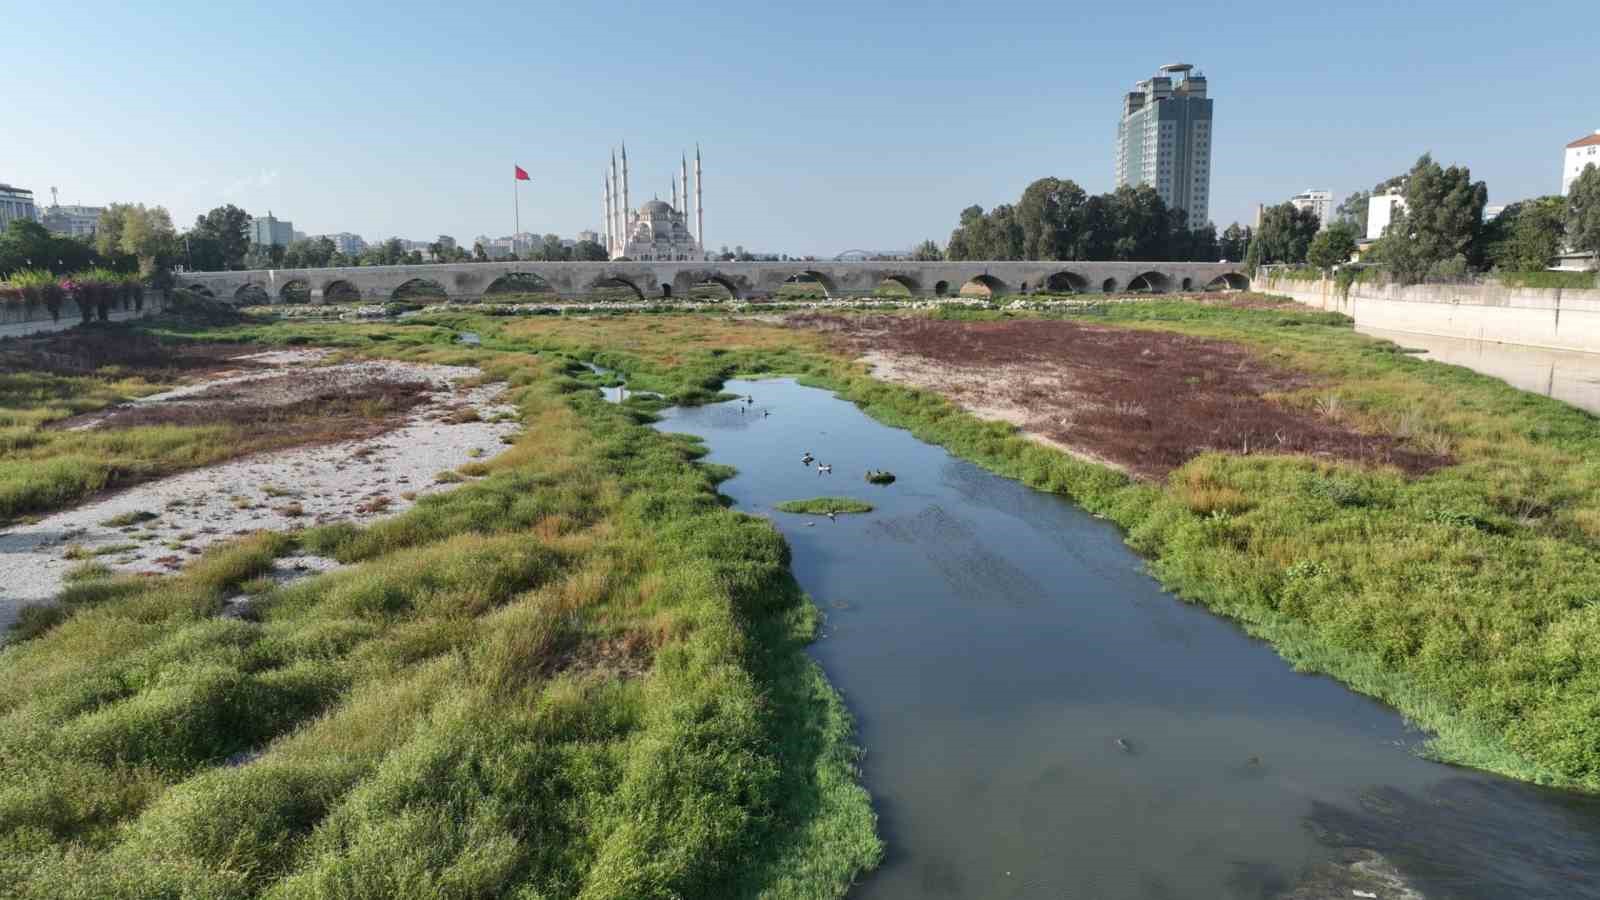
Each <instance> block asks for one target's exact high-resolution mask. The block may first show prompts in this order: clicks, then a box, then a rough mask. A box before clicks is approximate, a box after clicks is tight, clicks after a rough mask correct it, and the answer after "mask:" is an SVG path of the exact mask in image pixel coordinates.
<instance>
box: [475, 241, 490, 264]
mask: <svg viewBox="0 0 1600 900" xmlns="http://www.w3.org/2000/svg"><path fill="white" fill-rule="evenodd" d="M472 261H473V262H488V261H489V251H487V250H485V249H483V241H474V242H473V243H472Z"/></svg>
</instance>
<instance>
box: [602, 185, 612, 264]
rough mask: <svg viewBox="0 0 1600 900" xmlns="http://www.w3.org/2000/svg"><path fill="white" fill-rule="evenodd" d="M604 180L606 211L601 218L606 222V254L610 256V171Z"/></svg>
mask: <svg viewBox="0 0 1600 900" xmlns="http://www.w3.org/2000/svg"><path fill="white" fill-rule="evenodd" d="M603 180H604V181H605V197H606V211H605V218H603V219H601V220H600V221H602V222H604V223H605V231H606V233H605V240H606V245H605V246H606V255H607V256H608V257H609V256H610V255H611V247H612V244H611V224H612V223H611V173H610V172H607V173H605V177H604V179H603Z"/></svg>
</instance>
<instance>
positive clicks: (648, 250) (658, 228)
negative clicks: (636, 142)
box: [604, 144, 706, 262]
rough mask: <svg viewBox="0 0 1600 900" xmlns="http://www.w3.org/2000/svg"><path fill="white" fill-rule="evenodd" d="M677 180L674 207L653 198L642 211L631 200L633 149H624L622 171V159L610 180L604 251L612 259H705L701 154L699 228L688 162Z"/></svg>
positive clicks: (697, 199)
mask: <svg viewBox="0 0 1600 900" xmlns="http://www.w3.org/2000/svg"><path fill="white" fill-rule="evenodd" d="M679 165H680V167H681V168H680V170H679V171H680V174H679V175H675V176H673V179H672V203H671V204H667V203H665V202H663V201H661V200H659V199H653V200H651V201H650V202H649V203H646V204H644V205H643V206H641V207H639V208H638V209H637V210H635V209H633V207H632V206H631V205H630V202H631V201H630V200H629V199H628V147H627V145H626V144H624V145H623V146H622V171H621V173H620V176H619V173H618V171H617V156H616V154H615V153H613V154H612V155H611V168H610V169H608V170H607V171H606V175H605V195H604V201H605V218H606V232H605V235H606V237H605V248H606V252H607V253H608V254H609V256H610V258H611V259H621V258H623V257H626V258H628V259H632V260H639V261H641V262H649V261H652V260H695V261H699V260H704V259H705V258H706V251H705V240H704V238H705V209H704V207H703V206H702V205H701V186H702V184H701V178H700V150H699V148H696V149H695V151H694V220H693V223H694V227H693V228H692V229H691V228H690V227H689V226H690V219H689V157H688V156H687V155H685V156H683V157H681V158H680V160H679Z"/></svg>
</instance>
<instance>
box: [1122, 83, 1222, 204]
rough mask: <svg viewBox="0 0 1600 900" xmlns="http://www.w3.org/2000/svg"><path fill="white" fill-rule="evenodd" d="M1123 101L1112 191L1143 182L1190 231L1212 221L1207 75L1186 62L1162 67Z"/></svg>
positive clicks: (1209, 115)
mask: <svg viewBox="0 0 1600 900" xmlns="http://www.w3.org/2000/svg"><path fill="white" fill-rule="evenodd" d="M1134 87H1135V90H1133V91H1130V92H1129V93H1128V94H1126V95H1125V96H1124V97H1123V101H1122V120H1121V121H1120V122H1119V123H1118V124H1117V180H1116V185H1117V187H1122V186H1123V185H1134V186H1137V185H1141V184H1148V185H1150V186H1151V187H1154V188H1155V189H1156V193H1157V194H1160V195H1161V199H1162V200H1163V201H1164V202H1165V203H1166V204H1167V206H1169V207H1171V208H1174V209H1181V210H1183V211H1185V212H1187V213H1188V214H1189V227H1190V228H1201V227H1204V226H1205V224H1206V223H1207V222H1209V221H1210V220H1211V216H1210V202H1211V197H1210V193H1211V107H1212V101H1211V99H1210V98H1209V97H1207V96H1206V77H1205V75H1203V74H1201V73H1200V72H1198V71H1194V66H1191V65H1189V64H1188V63H1173V64H1171V65H1166V66H1162V67H1161V69H1160V71H1159V72H1158V73H1157V74H1156V76H1155V77H1154V78H1148V79H1146V80H1144V81H1140V82H1138V83H1137V84H1136V85H1135V86H1134Z"/></svg>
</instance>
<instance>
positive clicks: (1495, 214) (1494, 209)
mask: <svg viewBox="0 0 1600 900" xmlns="http://www.w3.org/2000/svg"><path fill="white" fill-rule="evenodd" d="M1508 205H1509V204H1506V203H1501V204H1498V205H1496V206H1485V207H1484V208H1483V220H1484V221H1485V222H1493V221H1494V220H1495V219H1498V218H1500V214H1501V213H1503V212H1505V211H1506V207H1507V206H1508Z"/></svg>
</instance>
